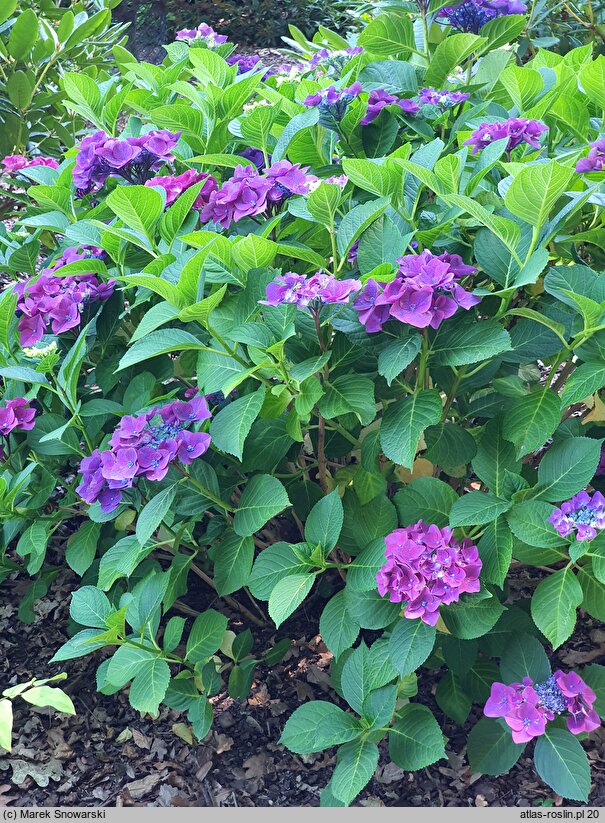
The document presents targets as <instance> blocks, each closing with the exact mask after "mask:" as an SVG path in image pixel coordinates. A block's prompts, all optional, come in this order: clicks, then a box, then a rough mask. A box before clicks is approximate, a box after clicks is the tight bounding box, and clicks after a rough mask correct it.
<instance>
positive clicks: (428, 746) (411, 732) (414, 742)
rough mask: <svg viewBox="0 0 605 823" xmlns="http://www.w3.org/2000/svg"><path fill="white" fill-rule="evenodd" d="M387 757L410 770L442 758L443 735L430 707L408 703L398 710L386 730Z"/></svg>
mask: <svg viewBox="0 0 605 823" xmlns="http://www.w3.org/2000/svg"><path fill="white" fill-rule="evenodd" d="M389 756H390V758H391V760H392V761H393V762H394V763H396V764H397V766H399V767H400V768H401V769H405V770H406V771H410V772H415V771H417V770H418V769H423V768H424V767H425V766H430V765H431V763H434V762H435V761H436V760H441V759H442V758H444V757H445V748H444V741H443V735H442V734H441V729H440V728H439V725H438V723H437V721H436V720H435V718H434V717H433V713H432V712H431V710H430V709H427V708H426V706H419V705H418V704H417V703H408V704H407V705H406V706H404V707H403V708H402V709H401V710H400V711H399V712H398V713H397V720H396V721H395V723H394V724H393V726H392V727H391V730H390V731H389Z"/></svg>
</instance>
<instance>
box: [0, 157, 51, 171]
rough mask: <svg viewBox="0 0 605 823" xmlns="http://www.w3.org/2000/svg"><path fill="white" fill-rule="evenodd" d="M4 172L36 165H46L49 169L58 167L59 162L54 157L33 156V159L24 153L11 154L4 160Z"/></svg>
mask: <svg viewBox="0 0 605 823" xmlns="http://www.w3.org/2000/svg"><path fill="white" fill-rule="evenodd" d="M2 165H3V166H4V172H6V173H7V174H11V173H14V172H18V171H22V170H23V169H31V168H34V167H35V166H46V167H47V168H49V169H56V168H58V167H59V163H58V162H57V161H56V160H55V159H54V158H53V157H32V158H31V160H30V159H29V158H27V157H25V156H24V155H22V154H9V155H7V156H6V157H5V158H4V159H3V160H2Z"/></svg>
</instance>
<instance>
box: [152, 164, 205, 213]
mask: <svg viewBox="0 0 605 823" xmlns="http://www.w3.org/2000/svg"><path fill="white" fill-rule="evenodd" d="M202 180H205V181H206V182H205V183H204V185H203V186H202V188H201V189H200V193H199V194H198V196H197V197H196V198H195V201H194V203H193V208H194V209H198V210H200V211H201V209H203V208H204V206H206V205H207V204H208V200H209V199H210V195H211V194H212V192H213V191H216V190H217V189H218V183H217V182H216V180H215V178H214V177H211V176H210V175H209V174H206V173H204V172H201V171H200V172H197V171H195V169H187V171H184V172H183V173H182V174H176V175H174V174H173V175H166V176H165V177H152V178H151V180H146V181H145V185H146V186H159V187H160V188H162V189H164V191H165V192H166V205H167V206H171V205H172V204H173V203H174V201H175V200H176V199H177V197H180V195H181V194H182V193H183V192H184V191H186V190H187V189H189V188H191V186H194V185H195V184H196V183H201V182H202Z"/></svg>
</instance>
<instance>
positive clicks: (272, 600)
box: [269, 574, 315, 628]
mask: <svg viewBox="0 0 605 823" xmlns="http://www.w3.org/2000/svg"><path fill="white" fill-rule="evenodd" d="M313 583H315V575H314V574H291V575H289V576H288V577H284V579H283V580H280V581H279V583H278V584H277V585H276V586H275V588H274V589H273V591H272V592H271V596H270V597H269V616H270V617H271V620H273V622H274V623H275V625H276V626H277V628H279V627H280V626H281V624H282V623H283V622H284V620H286V619H287V618H288V617H290V615H291V614H292V612H294V611H295V609H297V608H298V607H299V606H300V604H301V603H302V602H303V600H304V599H305V597H306V596H307V595H308V594H309V592H310V591H311V589H312V588H313Z"/></svg>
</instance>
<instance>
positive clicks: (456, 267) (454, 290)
mask: <svg viewBox="0 0 605 823" xmlns="http://www.w3.org/2000/svg"><path fill="white" fill-rule="evenodd" d="M397 262H398V263H399V271H398V275H397V277H396V278H395V280H392V281H391V282H390V283H377V282H376V281H374V280H372V279H370V280H368V281H367V283H366V286H365V289H364V291H363V292H362V294H361V295H360V296H359V297H358V298H357V300H356V301H355V303H354V304H353V308H355V309H356V310H357V311H358V312H359V320H360V322H361V323H363V325H364V326H365V327H366V331H367V332H368V333H370V334H371V333H374V332H379V331H381V330H382V327H383V325H384V323H386V321H387V320H388V319H389V318H390V317H394V318H395V319H397V320H399V321H400V322H402V323H407V324H409V325H410V326H415V327H416V328H420V329H423V328H426V327H427V326H430V327H431V328H433V329H436V328H438V327H439V326H440V325H441V323H442V322H443V320H445V319H446V318H448V317H451V316H452V315H453V314H455V312H456V311H457V310H458V308H462V309H466V310H468V309H470V308H472V306H476V305H477V303H479V302H480V298H479V297H477V296H476V295H474V294H470V293H469V292H467V291H466V290H465V289H464V287H463V286H461V285H460V282H459V281H460V279H461V278H463V277H466V276H467V275H469V274H474V273H475V272H476V269H475V268H473V266H467V265H465V264H464V263H463V262H462V259H461V258H460V256H459V255H457V254H448V253H447V252H446V253H445V254H441V255H439V256H437V255H434V254H432V253H431V252H430V251H423V252H422V253H421V254H407V255H404V256H403V257H400V258H399V259H398V261H397Z"/></svg>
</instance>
